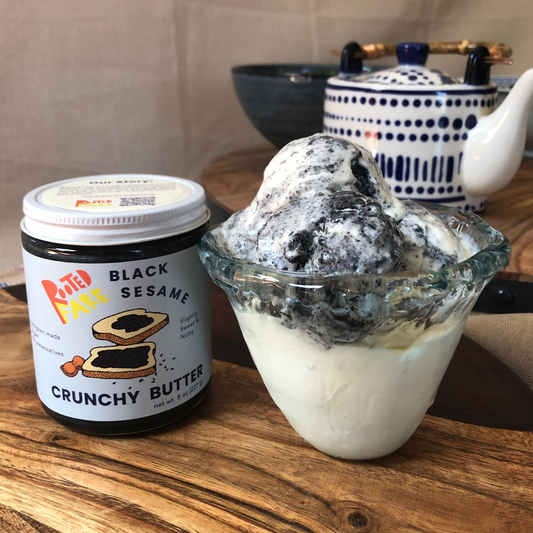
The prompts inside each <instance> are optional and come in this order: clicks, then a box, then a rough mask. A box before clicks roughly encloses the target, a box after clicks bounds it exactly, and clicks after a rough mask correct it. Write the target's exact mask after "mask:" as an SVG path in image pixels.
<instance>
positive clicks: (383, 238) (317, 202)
mask: <svg viewBox="0 0 533 533" xmlns="http://www.w3.org/2000/svg"><path fill="white" fill-rule="evenodd" d="M215 233H216V235H217V237H218V238H219V239H220V241H221V244H222V245H223V246H224V247H225V248H226V250H227V251H228V252H229V253H230V254H232V255H235V256H236V257H239V258H241V259H245V260H247V261H249V262H251V263H255V264H258V265H261V266H265V267H271V268H277V269H280V270H285V271H302V272H306V273H316V274H342V273H346V272H354V273H378V274H381V273H388V272H398V271H402V270H408V269H419V268H424V269H432V270H440V269H441V268H442V267H444V266H447V265H450V264H453V263H457V262H459V261H462V260H464V259H466V258H467V257H468V256H470V255H471V251H469V250H466V249H465V247H464V245H463V243H461V242H460V241H459V239H458V238H457V236H456V235H455V234H454V233H453V232H452V231H450V230H449V229H448V228H447V227H446V226H445V225H444V224H443V223H442V222H441V221H440V219H438V218H437V217H436V216H435V215H433V214H431V213H430V212H429V211H427V210H426V209H424V208H423V207H421V206H419V205H417V204H415V203H414V202H402V201H400V200H398V199H397V198H395V197H394V196H393V194H392V192H391V191H390V188H389V186H388V185H387V183H386V182H385V180H384V179H383V176H382V174H381V170H380V169H379V167H378V165H377V164H376V162H375V160H374V158H373V157H372V154H371V153H370V152H369V151H368V150H366V149H364V148H362V147H361V146H358V145H356V144H354V143H351V142H349V141H346V140H343V139H338V138H336V137H332V136H329V135H324V134H316V135H313V136H312V137H308V138H304V139H298V140H296V141H293V142H291V143H289V144H288V145H287V146H285V147H284V148H283V149H282V150H280V151H279V152H278V154H277V155H276V156H275V157H274V158H273V159H272V161H271V162H270V163H269V165H268V166H267V167H266V169H265V173H264V178H263V183H262V185H261V187H260V189H259V191H258V193H257V196H256V197H255V199H254V200H253V201H252V203H251V204H250V205H249V206H248V207H247V208H246V209H244V210H242V211H240V212H238V213H236V214H234V215H233V216H232V217H230V219H229V220H228V221H227V222H226V223H225V224H223V225H222V226H221V227H219V228H217V229H216V230H215Z"/></svg>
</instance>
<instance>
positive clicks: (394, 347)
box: [199, 204, 510, 460]
mask: <svg viewBox="0 0 533 533" xmlns="http://www.w3.org/2000/svg"><path fill="white" fill-rule="evenodd" d="M425 207H426V208H428V209H429V210H430V211H431V212H433V213H434V214H436V215H437V216H438V217H439V218H440V219H441V220H442V221H443V222H444V223H445V224H446V225H447V226H448V227H449V228H451V229H452V230H453V231H454V232H456V233H457V234H458V235H461V234H466V235H467V236H468V237H470V238H472V239H473V240H474V241H475V242H476V244H477V246H478V247H479V250H480V251H479V252H478V253H476V254H475V255H474V256H472V257H470V258H469V259H467V260H466V261H463V262H462V263H458V264H456V265H451V266H448V267H446V268H444V269H442V270H441V271H439V272H435V271H431V270H416V271H415V270H412V271H406V272H398V273H391V274H384V275H378V274H343V275H328V276H320V275H310V274H305V273H298V272H287V271H280V270H274V269H271V268H264V267H260V266H257V265H254V264H251V263H248V262H246V261H243V260H241V259H237V258H235V257H231V256H229V255H228V254H227V253H226V252H225V251H224V249H223V248H222V247H221V245H220V243H219V242H218V240H217V235H216V233H215V234H213V232H212V231H210V232H208V233H207V234H206V235H205V236H204V238H203V239H202V241H201V243H200V245H199V250H200V257H201V259H202V262H203V264H204V265H205V267H206V269H207V271H208V272H209V274H210V276H211V278H212V279H213V281H214V282H215V283H216V284H217V285H219V286H220V287H222V288H223V289H224V290H225V292H226V293H227V295H228V297H229V300H230V302H231V305H232V307H233V310H234V311H235V314H236V316H237V319H238V321H239V325H240V327H241V330H242V332H243V336H244V338H245V340H246V343H247V345H248V348H249V350H250V353H251V355H252V358H253V359H254V362H255V364H256V366H257V368H258V370H259V372H260V374H261V377H262V379H263V381H264V383H265V386H266V387H267V389H268V391H269V393H270V395H271V397H272V398H273V400H274V402H275V403H276V404H277V405H278V407H279V408H280V409H281V411H282V412H283V414H284V415H285V417H286V418H287V420H288V421H289V423H290V424H291V425H292V426H293V428H294V429H295V430H296V431H297V432H298V433H299V434H300V436H301V437H303V438H304V439H305V440H307V441H308V442H309V443H310V444H311V445H313V446H314V447H315V448H317V449H318V450H320V451H322V452H324V453H326V454H329V455H332V456H335V457H340V458H343V459H359V460H363V459H371V458H376V457H381V456H384V455H387V454H389V453H392V452H394V451H395V450H397V449H398V448H400V447H401V446H402V445H403V444H404V443H405V442H406V441H407V440H408V439H409V438H410V437H411V435H412V434H413V433H414V431H415V430H416V428H417V427H418V425H419V424H420V422H421V420H422V418H423V417H424V414H425V413H426V411H427V409H428V408H429V407H430V406H431V404H432V403H433V400H434V398H435V395H436V393H437V388H438V386H439V384H440V382H441V380H442V377H443V376H444V373H445V371H446V368H447V367H448V364H449V362H450V360H451V358H452V355H453V353H454V351H455V349H456V347H457V344H458V342H459V339H460V337H461V333H462V331H463V328H464V324H465V322H466V319H467V318H468V315H469V313H470V311H471V309H472V307H473V306H474V304H475V302H476V300H477V298H478V296H479V294H480V293H481V291H482V290H483V288H484V287H485V285H486V284H487V283H488V282H489V281H490V279H491V278H492V277H493V276H494V274H496V273H497V272H499V271H501V270H503V269H504V268H505V267H506V266H507V264H508V262H509V259H510V245H509V242H508V241H507V239H506V238H505V236H504V235H502V234H501V233H500V232H498V231H496V230H495V229H493V228H492V227H490V226H489V225H488V224H486V223H485V222H484V221H483V220H482V219H481V218H479V217H478V216H476V215H474V214H472V213H468V212H463V211H458V210H456V209H453V208H448V207H443V206H440V205H435V204H425Z"/></svg>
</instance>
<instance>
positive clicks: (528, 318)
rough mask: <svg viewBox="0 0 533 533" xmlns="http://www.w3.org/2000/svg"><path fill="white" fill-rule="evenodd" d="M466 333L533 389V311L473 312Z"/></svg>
mask: <svg viewBox="0 0 533 533" xmlns="http://www.w3.org/2000/svg"><path fill="white" fill-rule="evenodd" d="M463 333H464V335H466V336H467V337H470V338H471V339H472V340H473V341H475V342H477V343H478V344H480V345H481V346H483V348H485V349H487V350H488V351H489V352H491V353H493V354H494V355H495V356H496V357H498V359H500V360H501V361H502V362H503V363H505V364H506V365H507V366H508V367H509V368H510V369H511V370H512V371H513V372H514V373H515V374H516V375H517V376H518V377H519V378H520V379H522V381H523V382H524V383H526V384H527V385H528V387H530V388H531V389H532V390H533V314H528V313H524V314H521V313H517V314H508V315H487V314H479V315H478V314H473V315H471V316H470V317H469V318H468V321H467V323H466V327H465V330H464V332H463Z"/></svg>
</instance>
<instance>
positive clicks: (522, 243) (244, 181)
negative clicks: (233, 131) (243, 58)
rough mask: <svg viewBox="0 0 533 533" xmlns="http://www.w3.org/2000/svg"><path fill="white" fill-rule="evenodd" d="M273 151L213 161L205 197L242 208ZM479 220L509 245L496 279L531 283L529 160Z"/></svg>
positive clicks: (230, 209)
mask: <svg viewBox="0 0 533 533" xmlns="http://www.w3.org/2000/svg"><path fill="white" fill-rule="evenodd" d="M276 152H277V148H275V147H274V146H272V145H271V144H262V145H259V146H253V147H251V148H246V149H244V150H239V151H237V152H233V153H231V154H228V155H225V156H223V157H220V158H219V159H217V160H215V161H213V162H212V163H211V164H210V165H208V166H207V167H206V168H205V170H204V172H203V174H202V185H203V186H204V188H205V190H206V193H207V196H208V198H209V199H210V200H211V201H212V202H213V203H214V204H215V205H217V206H218V207H220V208H221V209H222V210H224V211H225V212H227V213H234V212H235V211H239V210H240V209H243V208H244V207H246V206H247V205H248V204H249V203H250V202H251V201H252V199H253V198H254V196H255V194H256V192H257V189H258V188H259V185H260V184H261V181H262V179H263V171H264V169H265V167H266V165H267V164H268V162H269V161H270V160H271V159H272V157H273V156H274V155H275V154H276ZM482 217H483V218H484V219H485V220H486V221H487V222H488V223H489V224H490V225H491V226H493V227H495V228H496V229H498V230H499V231H501V232H503V233H504V234H505V235H506V237H507V238H508V239H509V241H510V242H511V245H512V250H513V253H512V257H511V263H510V264H509V266H508V267H507V269H506V270H505V271H504V272H503V273H502V274H500V275H499V276H498V277H499V278H500V279H506V280H513V281H527V282H533V159H531V158H524V159H523V161H522V165H521V166H520V169H519V170H518V172H517V174H516V176H515V178H514V179H513V181H512V182H511V183H510V185H508V186H507V187H506V188H505V189H503V190H502V191H500V192H498V193H496V194H493V195H491V196H490V197H489V201H488V206H487V209H486V210H485V212H484V213H483V215H482Z"/></svg>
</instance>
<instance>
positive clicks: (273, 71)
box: [231, 63, 339, 78]
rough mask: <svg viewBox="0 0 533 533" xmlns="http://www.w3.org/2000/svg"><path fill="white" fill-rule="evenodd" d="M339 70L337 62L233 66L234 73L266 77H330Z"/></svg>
mask: <svg viewBox="0 0 533 533" xmlns="http://www.w3.org/2000/svg"><path fill="white" fill-rule="evenodd" d="M304 69H319V70H322V71H324V72H323V73H318V74H317V73H315V72H302V71H303V70H304ZM332 70H334V71H335V73H337V72H338V71H339V66H338V65H337V64H335V63H256V64H246V65H237V66H234V67H232V68H231V72H232V74H239V75H245V76H260V77H266V78H289V77H290V76H297V75H300V76H301V75H303V76H308V77H311V78H330V77H331V76H334V75H335V74H333V73H332V72H331V71H332ZM326 71H327V72H326Z"/></svg>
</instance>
